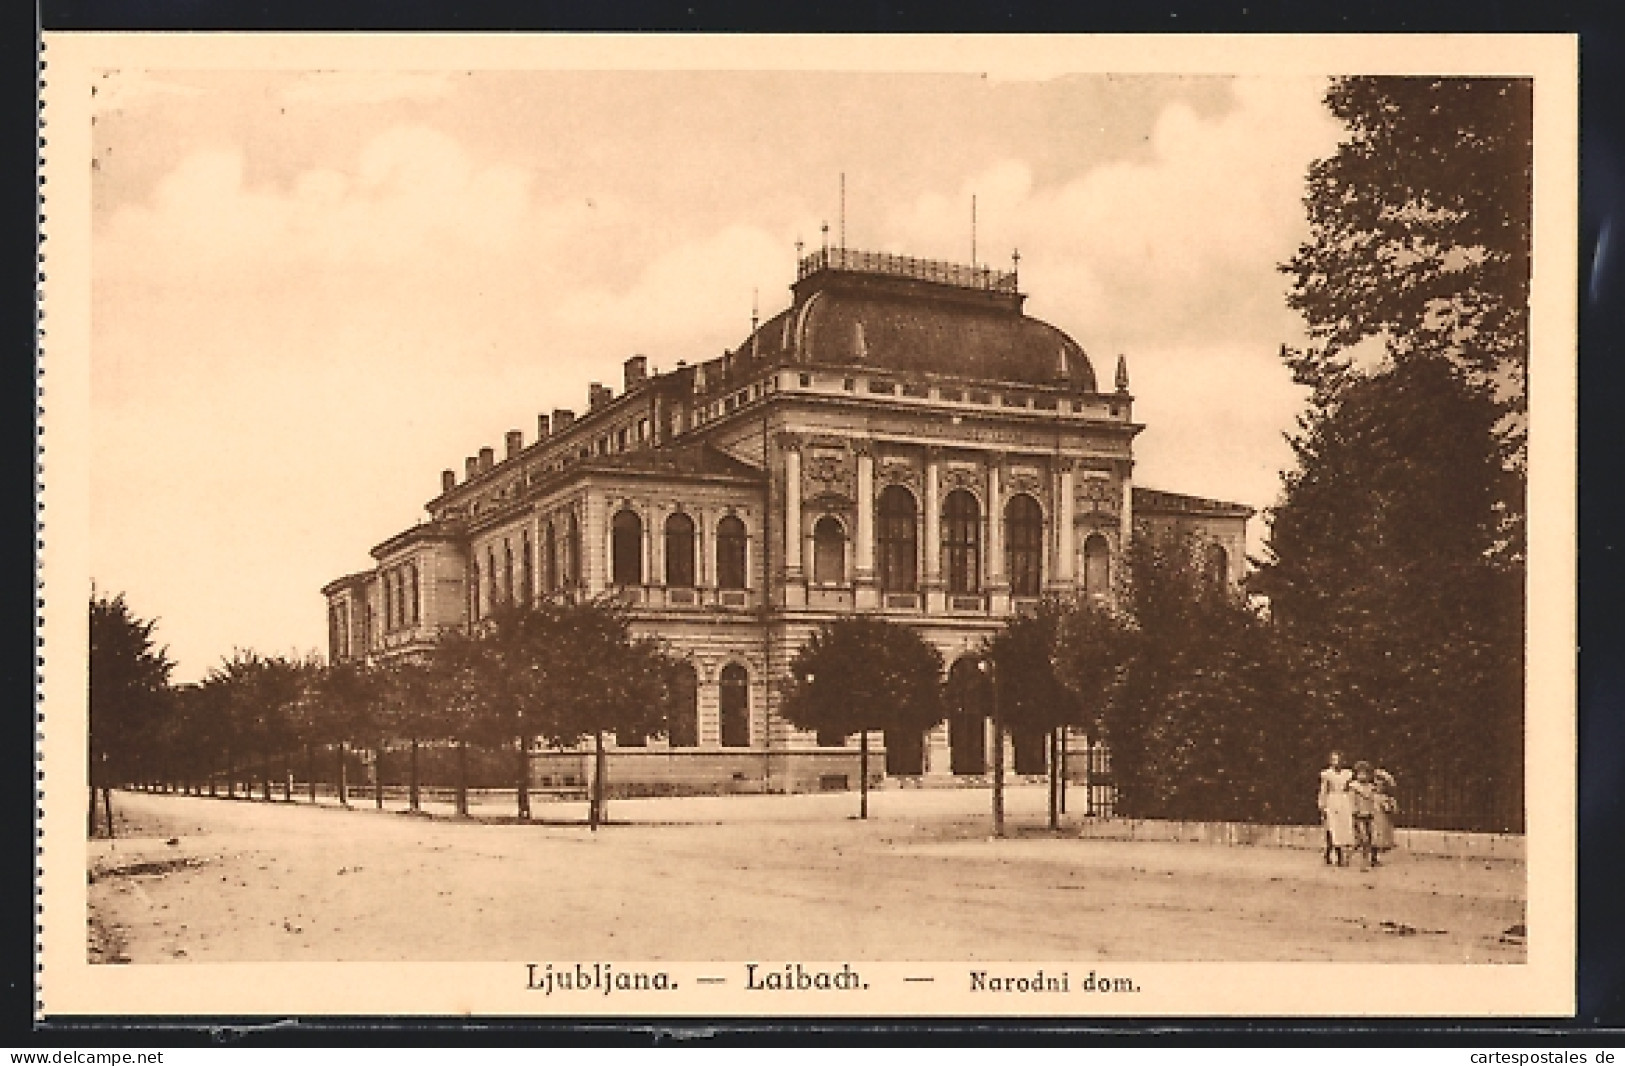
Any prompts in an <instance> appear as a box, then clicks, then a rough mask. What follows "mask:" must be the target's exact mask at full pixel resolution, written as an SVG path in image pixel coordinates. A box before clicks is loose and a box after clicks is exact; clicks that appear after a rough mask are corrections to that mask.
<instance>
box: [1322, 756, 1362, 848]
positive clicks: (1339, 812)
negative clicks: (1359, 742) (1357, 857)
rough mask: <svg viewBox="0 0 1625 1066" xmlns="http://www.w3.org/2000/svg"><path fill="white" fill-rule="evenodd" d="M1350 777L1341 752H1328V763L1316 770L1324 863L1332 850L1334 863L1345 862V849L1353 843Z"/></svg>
mask: <svg viewBox="0 0 1625 1066" xmlns="http://www.w3.org/2000/svg"><path fill="white" fill-rule="evenodd" d="M1353 779H1354V773H1353V771H1351V770H1349V769H1348V768H1347V767H1345V766H1344V765H1343V753H1342V752H1340V751H1334V752H1332V757H1331V760H1330V764H1329V765H1328V766H1327V767H1326V769H1324V770H1322V771H1321V772H1320V796H1319V798H1318V799H1317V800H1316V804H1317V805H1318V806H1319V807H1320V821H1321V824H1322V825H1323V826H1325V827H1326V851H1325V855H1324V858H1325V860H1326V865H1328V866H1330V865H1331V862H1332V856H1333V855H1334V854H1335V855H1336V856H1337V865H1339V866H1347V865H1348V857H1347V855H1346V854H1345V849H1346V848H1351V847H1353V846H1354V809H1353V807H1352V806H1351V805H1350V803H1349V782H1350V781H1352V780H1353Z"/></svg>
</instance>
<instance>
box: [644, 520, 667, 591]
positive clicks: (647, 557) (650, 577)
mask: <svg viewBox="0 0 1625 1066" xmlns="http://www.w3.org/2000/svg"><path fill="white" fill-rule="evenodd" d="M640 517H641V518H642V519H643V584H644V585H645V586H648V585H654V584H658V583H659V582H656V581H655V571H654V566H655V553H654V515H653V514H642V513H640ZM664 579H665V578H664V575H662V577H661V580H662V581H664Z"/></svg>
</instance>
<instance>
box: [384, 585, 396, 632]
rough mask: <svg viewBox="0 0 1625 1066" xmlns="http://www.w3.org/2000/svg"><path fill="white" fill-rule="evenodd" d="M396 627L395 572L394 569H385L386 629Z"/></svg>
mask: <svg viewBox="0 0 1625 1066" xmlns="http://www.w3.org/2000/svg"><path fill="white" fill-rule="evenodd" d="M394 628H395V574H394V572H393V571H389V570H385V571H384V630H385V631H386V632H388V631H391V630H393V629H394Z"/></svg>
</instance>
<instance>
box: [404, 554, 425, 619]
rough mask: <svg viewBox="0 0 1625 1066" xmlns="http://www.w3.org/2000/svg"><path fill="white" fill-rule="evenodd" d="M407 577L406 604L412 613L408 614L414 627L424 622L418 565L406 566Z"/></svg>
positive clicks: (409, 564)
mask: <svg viewBox="0 0 1625 1066" xmlns="http://www.w3.org/2000/svg"><path fill="white" fill-rule="evenodd" d="M406 577H407V594H406V602H407V604H408V606H409V607H410V611H409V612H408V613H409V620H410V622H411V624H412V625H417V624H418V623H419V622H421V621H423V600H422V597H421V594H420V590H419V588H418V564H417V563H408V564H407V565H406Z"/></svg>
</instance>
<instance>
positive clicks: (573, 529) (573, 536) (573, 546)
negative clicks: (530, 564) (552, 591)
mask: <svg viewBox="0 0 1625 1066" xmlns="http://www.w3.org/2000/svg"><path fill="white" fill-rule="evenodd" d="M564 583H565V584H566V585H568V586H570V587H571V588H580V587H581V523H580V522H579V521H577V520H576V513H575V512H574V511H571V512H569V513H568V514H566V515H565V517H564Z"/></svg>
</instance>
